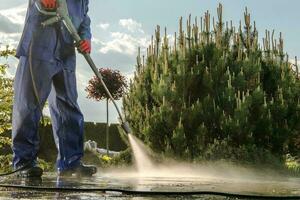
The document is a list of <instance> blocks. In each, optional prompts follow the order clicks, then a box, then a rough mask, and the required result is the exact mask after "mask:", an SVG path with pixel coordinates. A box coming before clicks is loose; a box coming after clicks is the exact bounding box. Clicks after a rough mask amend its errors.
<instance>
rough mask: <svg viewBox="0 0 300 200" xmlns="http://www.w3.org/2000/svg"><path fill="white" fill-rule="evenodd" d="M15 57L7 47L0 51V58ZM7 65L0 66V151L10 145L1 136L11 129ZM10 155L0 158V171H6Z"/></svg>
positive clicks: (10, 92) (10, 90)
mask: <svg viewBox="0 0 300 200" xmlns="http://www.w3.org/2000/svg"><path fill="white" fill-rule="evenodd" d="M12 55H15V50H14V49H13V50H11V49H10V48H9V46H7V47H6V49H4V50H1V51H0V58H1V57H3V58H8V57H9V56H12ZM8 67H9V66H8V64H0V150H1V149H2V148H3V147H7V146H9V145H11V139H10V138H9V137H5V136H3V134H4V132H5V131H7V130H10V129H11V114H12V102H13V80H12V79H10V78H7V76H6V70H7V68H8ZM11 157H12V156H11V155H1V156H0V163H1V164H0V170H1V171H7V170H8V169H9V168H10V166H11V164H10V162H11Z"/></svg>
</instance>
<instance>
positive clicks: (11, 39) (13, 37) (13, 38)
mask: <svg viewBox="0 0 300 200" xmlns="http://www.w3.org/2000/svg"><path fill="white" fill-rule="evenodd" d="M20 37H21V33H3V32H0V42H1V43H0V46H6V45H9V46H11V47H15V48H16V47H17V45H18V43H19V40H20Z"/></svg>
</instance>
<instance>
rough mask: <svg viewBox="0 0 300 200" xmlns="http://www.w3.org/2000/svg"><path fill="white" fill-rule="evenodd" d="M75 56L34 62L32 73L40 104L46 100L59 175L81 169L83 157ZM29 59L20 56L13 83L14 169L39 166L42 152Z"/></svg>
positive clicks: (81, 119)
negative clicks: (38, 156)
mask: <svg viewBox="0 0 300 200" xmlns="http://www.w3.org/2000/svg"><path fill="white" fill-rule="evenodd" d="M75 65H76V58H75V56H70V57H68V58H67V59H65V60H63V61H61V60H57V61H54V62H47V61H42V60H38V59H32V65H31V66H32V73H33V78H34V81H35V83H36V87H37V91H38V96H39V99H40V103H41V104H42V106H44V104H45V102H46V100H47V98H48V97H49V98H48V102H49V108H50V113H51V120H52V128H53V134H54V140H55V143H56V147H57V150H58V156H57V168H58V170H59V171H63V170H66V169H68V168H72V167H75V166H76V165H79V163H80V159H81V158H82V156H83V123H84V120H83V115H82V113H81V111H80V109H79V106H78V103H77V96H78V95H77V90H76V77H75ZM29 66H30V65H29V58H28V57H27V56H21V57H20V61H19V66H18V68H17V72H16V77H15V82H14V106H13V121H12V127H13V130H12V140H13V153H14V155H13V166H14V168H18V167H20V166H22V165H24V164H25V163H28V162H32V163H33V164H34V163H35V162H36V158H37V153H38V150H39V142H40V141H39V135H38V123H39V120H40V117H41V112H40V108H39V104H38V101H37V98H36V96H35V93H34V88H33V83H32V77H31V72H30V67H29Z"/></svg>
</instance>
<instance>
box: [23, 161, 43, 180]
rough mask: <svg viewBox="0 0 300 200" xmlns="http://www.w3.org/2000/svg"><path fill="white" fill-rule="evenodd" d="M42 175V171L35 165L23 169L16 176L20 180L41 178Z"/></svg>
mask: <svg viewBox="0 0 300 200" xmlns="http://www.w3.org/2000/svg"><path fill="white" fill-rule="evenodd" d="M42 175H43V169H42V168H40V167H39V166H38V165H37V164H36V165H31V166H28V167H25V168H24V169H21V170H20V171H18V173H17V176H18V177H22V178H33V177H41V176H42Z"/></svg>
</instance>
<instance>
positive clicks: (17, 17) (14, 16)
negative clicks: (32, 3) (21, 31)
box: [0, 4, 27, 25]
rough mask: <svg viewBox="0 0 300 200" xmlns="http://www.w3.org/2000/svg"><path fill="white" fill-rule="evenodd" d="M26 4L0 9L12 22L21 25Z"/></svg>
mask: <svg viewBox="0 0 300 200" xmlns="http://www.w3.org/2000/svg"><path fill="white" fill-rule="evenodd" d="M26 10H27V4H22V5H20V6H18V7H14V8H9V9H5V10H0V13H1V15H2V16H5V17H6V18H8V19H9V20H10V21H11V22H12V23H14V24H19V25H22V24H24V21H25V20H24V18H25V15H26Z"/></svg>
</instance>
